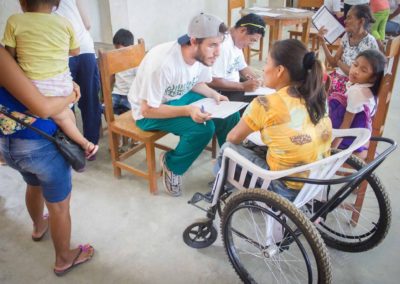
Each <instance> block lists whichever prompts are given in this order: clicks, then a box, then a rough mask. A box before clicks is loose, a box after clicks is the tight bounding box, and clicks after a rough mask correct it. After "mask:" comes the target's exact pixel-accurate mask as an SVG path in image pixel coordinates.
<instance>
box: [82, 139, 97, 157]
mask: <svg viewBox="0 0 400 284" xmlns="http://www.w3.org/2000/svg"><path fill="white" fill-rule="evenodd" d="M98 150H99V145H95V144H93V143H92V142H88V143H87V144H86V147H85V156H86V159H87V160H90V158H92V157H93V156H94V155H96V153H97V151H98Z"/></svg>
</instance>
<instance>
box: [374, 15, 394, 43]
mask: <svg viewBox="0 0 400 284" xmlns="http://www.w3.org/2000/svg"><path fill="white" fill-rule="evenodd" d="M389 13H390V11H389V10H384V11H379V12H376V13H374V15H373V16H374V19H375V23H373V25H372V27H371V34H372V35H373V36H374V37H375V38H376V39H377V40H384V39H385V28H386V23H387V20H388V18H389Z"/></svg>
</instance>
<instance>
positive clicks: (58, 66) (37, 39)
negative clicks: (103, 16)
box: [3, 0, 98, 158]
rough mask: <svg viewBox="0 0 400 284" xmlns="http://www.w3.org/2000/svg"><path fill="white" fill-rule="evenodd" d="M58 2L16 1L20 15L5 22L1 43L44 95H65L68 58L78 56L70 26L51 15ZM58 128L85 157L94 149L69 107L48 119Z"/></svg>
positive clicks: (68, 86)
mask: <svg viewBox="0 0 400 284" xmlns="http://www.w3.org/2000/svg"><path fill="white" fill-rule="evenodd" d="M59 3H60V0H50V1H45V0H20V4H21V8H22V10H23V11H24V13H23V14H16V15H12V16H11V17H10V18H9V19H8V20H7V25H6V29H5V32H4V38H3V44H4V45H5V47H6V49H7V50H8V52H10V54H11V55H12V56H13V57H15V58H16V60H17V61H18V64H19V66H20V67H21V68H22V70H24V72H25V74H26V75H27V76H28V77H29V78H30V79H31V80H32V82H33V83H34V84H35V85H36V87H37V88H38V89H39V91H40V92H41V93H42V94H43V95H45V96H68V95H70V94H71V93H72V88H73V82H72V77H71V75H70V71H69V68H68V56H69V55H76V54H79V43H78V42H77V40H76V37H75V33H74V30H73V28H72V25H71V24H70V23H69V21H68V20H66V19H65V18H63V17H60V16H57V15H53V14H51V12H52V11H53V8H54V7H56V8H57V7H58V5H59ZM52 119H54V121H55V122H56V123H57V125H58V126H60V128H61V129H62V130H63V131H64V132H65V134H66V135H68V136H69V137H70V138H71V139H72V140H74V141H75V142H76V143H78V144H79V145H80V146H81V147H82V148H83V149H84V150H85V154H86V157H87V158H90V157H91V156H93V155H94V154H95V153H96V152H97V150H98V146H97V145H94V144H93V143H91V142H89V141H88V140H87V139H86V138H85V137H84V136H83V135H82V134H81V133H80V132H79V130H78V128H77V126H76V122H75V116H74V114H73V112H72V110H71V109H70V108H66V109H65V110H64V111H62V112H61V113H59V114H57V115H55V116H53V117H52Z"/></svg>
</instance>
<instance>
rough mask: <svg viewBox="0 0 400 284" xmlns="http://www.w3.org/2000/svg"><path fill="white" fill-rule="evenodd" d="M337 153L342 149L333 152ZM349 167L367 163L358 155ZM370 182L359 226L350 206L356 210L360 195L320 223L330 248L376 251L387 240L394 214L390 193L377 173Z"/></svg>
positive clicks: (350, 250) (370, 178)
mask: <svg viewBox="0 0 400 284" xmlns="http://www.w3.org/2000/svg"><path fill="white" fill-rule="evenodd" d="M336 151H338V150H334V151H333V153H334V152H336ZM346 164H347V165H348V166H350V167H351V168H352V169H354V170H359V169H361V168H362V167H363V166H365V162H364V161H362V160H361V159H359V158H358V157H356V156H354V155H352V156H350V157H349V158H348V160H347V161H346ZM366 180H367V182H368V187H367V190H366V192H365V196H364V203H363V205H362V207H361V210H360V211H361V212H359V213H360V218H359V219H358V221H357V222H356V223H355V222H354V221H352V214H351V211H350V210H348V209H347V208H350V207H349V206H351V208H354V207H353V203H352V202H353V201H354V200H355V198H356V197H357V194H353V193H352V194H350V195H349V196H348V197H347V198H346V199H345V200H344V205H342V206H341V205H339V206H338V207H337V208H335V209H334V210H333V211H331V212H329V213H328V214H327V216H326V218H325V219H324V220H323V221H321V222H320V223H319V224H317V229H318V230H319V232H320V234H321V236H322V238H323V239H324V241H325V243H326V245H327V246H329V247H332V248H335V249H338V250H341V251H346V252H363V251H367V250H370V249H372V248H374V247H375V246H377V245H378V244H379V243H380V242H382V241H383V239H384V238H385V237H386V235H387V233H388V231H389V228H390V223H391V215H392V214H391V206H390V201H389V197H388V194H387V193H386V190H385V188H384V186H383V185H382V183H381V181H380V180H379V178H378V177H377V176H376V175H375V174H374V173H372V174H371V175H369V176H368V177H366ZM337 186H338V187H340V186H341V185H337ZM331 190H332V189H331ZM329 195H332V194H329ZM328 198H329V196H328ZM342 204H343V203H342ZM348 204H350V205H348Z"/></svg>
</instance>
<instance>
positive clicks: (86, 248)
mask: <svg viewBox="0 0 400 284" xmlns="http://www.w3.org/2000/svg"><path fill="white" fill-rule="evenodd" d="M89 249H93V247H92V246H91V245H89V244H86V245H79V252H78V254H77V255H76V256H75V258H74V259H73V260H72V263H71V265H70V266H68V267H67V268H65V269H56V268H54V269H53V271H54V274H55V275H57V276H59V277H60V276H63V275H65V274H66V273H67V272H69V271H71V270H72V269H73V268H75V267H77V266H78V265H80V264H83V263H85V262H87V261H89V260H91V259H92V257H93V255H94V249H93V253H92V254H90V255H89V256H88V257H87V258H86V259H83V260H82V261H80V262H78V258H79V257H80V255H81V254H82V253H83V252H88V251H89Z"/></svg>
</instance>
